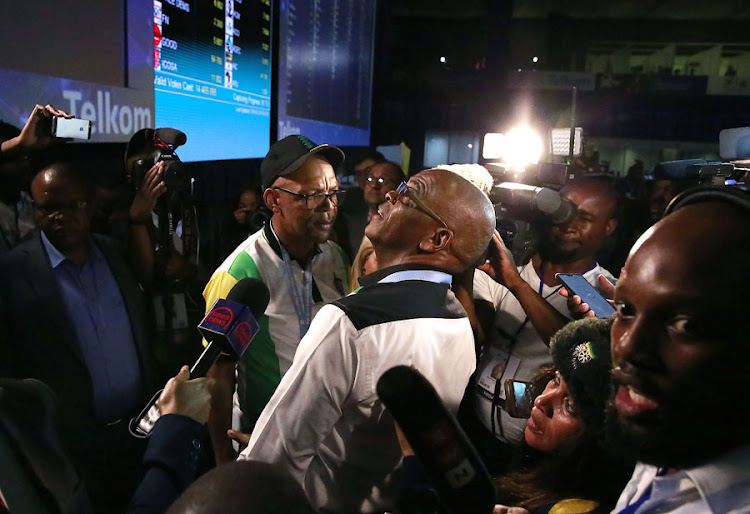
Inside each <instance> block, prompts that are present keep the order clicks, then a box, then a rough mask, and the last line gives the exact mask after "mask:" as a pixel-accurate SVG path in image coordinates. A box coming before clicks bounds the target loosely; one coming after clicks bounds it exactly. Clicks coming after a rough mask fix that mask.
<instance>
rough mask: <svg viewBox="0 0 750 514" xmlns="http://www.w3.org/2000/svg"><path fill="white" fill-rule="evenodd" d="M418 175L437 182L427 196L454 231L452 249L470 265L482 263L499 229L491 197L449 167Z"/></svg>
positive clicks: (456, 255) (460, 259)
mask: <svg viewBox="0 0 750 514" xmlns="http://www.w3.org/2000/svg"><path fill="white" fill-rule="evenodd" d="M418 177H422V178H424V179H425V180H426V182H427V183H429V184H432V185H433V186H434V187H430V188H428V190H427V193H426V195H425V196H426V198H429V199H430V200H429V201H430V205H435V206H436V207H435V212H436V213H437V214H438V215H439V216H440V217H441V218H442V219H443V221H445V222H446V224H447V225H448V227H449V228H450V229H451V230H452V231H453V241H452V244H451V247H450V251H451V253H452V254H453V255H454V256H455V257H456V258H457V259H458V260H459V261H460V262H461V263H462V264H463V265H464V266H465V267H466V268H468V267H475V266H478V265H479V264H480V261H481V259H482V257H483V256H484V254H485V251H486V250H487V247H488V246H489V244H490V239H491V238H492V232H493V231H494V230H495V209H494V208H493V206H492V202H490V199H489V198H488V197H487V195H485V194H484V193H483V192H482V191H481V190H480V189H479V188H478V187H477V186H475V185H474V184H472V183H471V182H469V181H468V180H466V179H465V178H463V177H461V176H459V175H457V174H455V173H453V172H451V171H448V170H444V169H430V170H425V171H423V172H421V173H420V174H419V175H418ZM415 178H416V177H415Z"/></svg>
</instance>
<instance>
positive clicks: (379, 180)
mask: <svg viewBox="0 0 750 514" xmlns="http://www.w3.org/2000/svg"><path fill="white" fill-rule="evenodd" d="M367 183H368V184H370V185H372V186H374V185H375V184H377V185H378V186H384V185H385V184H386V183H388V184H395V183H396V181H395V180H393V179H390V178H387V177H367Z"/></svg>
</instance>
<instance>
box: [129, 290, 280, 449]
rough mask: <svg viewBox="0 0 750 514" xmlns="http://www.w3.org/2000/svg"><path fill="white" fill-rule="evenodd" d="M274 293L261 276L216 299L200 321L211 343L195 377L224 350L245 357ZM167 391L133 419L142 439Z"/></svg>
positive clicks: (195, 367)
mask: <svg viewBox="0 0 750 514" xmlns="http://www.w3.org/2000/svg"><path fill="white" fill-rule="evenodd" d="M270 296H271V295H270V293H269V291H268V287H266V285H265V284H264V283H263V282H261V281H260V280H259V279H257V278H243V279H242V280H240V281H239V282H237V283H236V284H235V285H234V287H233V288H232V289H231V290H230V291H229V294H228V295H227V299H226V300H224V299H222V298H220V299H218V300H216V302H215V303H214V304H213V306H212V307H211V310H210V311H208V313H207V314H206V315H205V317H204V318H203V320H202V321H201V322H200V323H199V324H198V331H199V332H200V333H201V335H203V337H205V338H206V340H207V341H208V345H207V346H206V348H205V350H203V353H202V354H201V355H200V357H198V360H197V361H195V364H193V367H192V368H190V378H191V379H192V378H199V377H204V376H206V373H207V372H208V370H209V368H210V367H211V366H212V365H213V364H214V362H216V359H218V358H219V356H220V355H221V354H222V353H229V354H231V355H236V356H237V357H238V358H239V357H242V354H243V353H245V350H247V348H248V346H250V341H252V339H253V338H254V337H255V336H256V335H257V334H258V330H259V328H260V325H259V324H258V321H257V320H258V319H259V318H260V317H261V316H262V315H263V313H264V312H265V310H266V307H267V306H268V302H269V300H270ZM163 390H164V389H160V390H159V391H157V392H156V394H155V395H154V396H153V397H152V398H151V400H150V401H149V402H148V404H146V406H145V407H144V408H143V410H142V411H141V413H140V414H139V415H138V416H136V417H135V418H133V419H131V420H130V426H129V428H130V433H131V434H132V435H134V436H136V437H140V438H144V437H148V436H149V435H151V429H152V428H153V427H154V423H156V420H157V419H159V417H160V416H161V413H160V412H159V407H158V406H157V405H156V401H157V400H158V399H159V396H161V393H162V391H163Z"/></svg>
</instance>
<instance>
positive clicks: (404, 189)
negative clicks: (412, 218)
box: [391, 182, 450, 230]
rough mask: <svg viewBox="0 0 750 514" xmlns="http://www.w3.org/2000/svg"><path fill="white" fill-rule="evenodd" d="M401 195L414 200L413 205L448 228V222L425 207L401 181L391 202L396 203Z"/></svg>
mask: <svg viewBox="0 0 750 514" xmlns="http://www.w3.org/2000/svg"><path fill="white" fill-rule="evenodd" d="M402 196H405V197H407V198H408V199H409V200H411V201H412V202H414V206H415V208H416V209H417V210H418V211H422V212H423V213H425V214H426V215H428V216H429V217H430V218H432V219H434V220H435V221H437V222H438V223H440V224H441V225H442V226H443V227H445V228H448V224H447V223H446V222H444V221H443V219H442V218H441V217H440V216H438V215H437V214H435V211H433V210H432V209H430V208H429V207H427V206H426V205H425V204H424V202H423V201H422V200H420V199H419V197H418V196H417V195H416V194H415V193H414V191H413V190H411V189H409V187H408V186H407V185H406V182H401V183H400V184H399V185H398V187H397V188H396V196H394V197H393V198H392V199H391V203H396V201H398V199H399V198H401V197H402ZM449 230H450V229H449Z"/></svg>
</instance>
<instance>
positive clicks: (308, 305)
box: [270, 223, 313, 339]
mask: <svg viewBox="0 0 750 514" xmlns="http://www.w3.org/2000/svg"><path fill="white" fill-rule="evenodd" d="M270 226H271V232H272V233H273V237H275V238H276V241H277V242H278V243H279V248H280V249H281V259H282V260H283V261H284V275H285V276H286V285H287V288H288V289H289V294H290V295H291V297H292V303H293V304H294V310H295V312H296V313H297V321H298V323H299V337H300V339H302V338H303V337H304V336H305V334H306V333H307V330H308V329H309V328H310V322H311V321H312V306H313V299H312V259H310V261H309V262H308V263H307V266H305V269H304V276H303V278H302V290H301V291H300V288H299V284H298V283H297V281H296V280H295V279H294V269H293V268H292V259H291V257H289V252H287V251H286V248H284V245H282V244H281V241H280V240H279V236H277V235H276V231H275V230H274V229H273V223H270Z"/></svg>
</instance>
